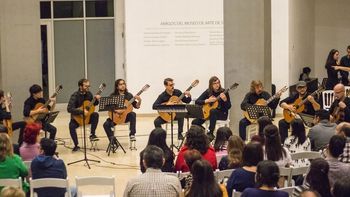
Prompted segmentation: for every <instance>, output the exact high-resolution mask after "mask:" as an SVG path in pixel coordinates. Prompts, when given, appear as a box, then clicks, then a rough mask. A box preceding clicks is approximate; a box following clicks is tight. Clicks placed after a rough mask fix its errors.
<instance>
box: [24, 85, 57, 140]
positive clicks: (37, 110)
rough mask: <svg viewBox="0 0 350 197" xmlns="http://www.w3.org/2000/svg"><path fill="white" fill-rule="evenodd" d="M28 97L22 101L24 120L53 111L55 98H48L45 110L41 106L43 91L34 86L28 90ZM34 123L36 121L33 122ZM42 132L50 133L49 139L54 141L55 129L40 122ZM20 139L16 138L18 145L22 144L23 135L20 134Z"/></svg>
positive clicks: (43, 101) (48, 124) (43, 102)
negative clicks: (48, 101)
mask: <svg viewBox="0 0 350 197" xmlns="http://www.w3.org/2000/svg"><path fill="white" fill-rule="evenodd" d="M29 92H30V97H29V98H28V99H27V100H26V101H24V108H23V115H24V117H25V118H26V119H31V117H33V116H35V115H39V114H43V113H48V112H49V111H53V110H54V108H55V105H56V98H50V103H49V105H48V106H47V108H45V107H44V106H43V105H44V104H45V102H46V100H45V99H44V98H43V89H42V88H41V87H40V86H39V85H37V84H34V85H32V86H31V87H30V88H29ZM35 121H36V120H35ZM41 124H42V130H44V131H45V132H49V133H50V139H52V140H54V139H55V136H56V132H57V129H56V127H55V126H53V125H51V124H50V123H46V122H44V121H41ZM21 131H22V130H21ZM19 136H20V137H19V138H18V144H22V141H23V133H21V132H20V135H19Z"/></svg>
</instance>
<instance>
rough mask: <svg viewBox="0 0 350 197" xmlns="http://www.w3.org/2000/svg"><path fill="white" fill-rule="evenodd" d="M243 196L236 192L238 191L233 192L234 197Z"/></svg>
mask: <svg viewBox="0 0 350 197" xmlns="http://www.w3.org/2000/svg"><path fill="white" fill-rule="evenodd" d="M241 195H242V193H241V192H236V190H233V192H232V197H240V196H241Z"/></svg>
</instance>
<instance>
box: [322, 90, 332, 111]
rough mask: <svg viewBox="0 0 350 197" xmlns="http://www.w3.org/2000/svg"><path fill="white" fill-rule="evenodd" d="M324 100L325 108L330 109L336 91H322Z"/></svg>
mask: <svg viewBox="0 0 350 197" xmlns="http://www.w3.org/2000/svg"><path fill="white" fill-rule="evenodd" d="M322 101H323V109H325V110H327V111H328V110H329V108H331V105H332V103H333V101H334V92H333V90H325V91H323V92H322Z"/></svg>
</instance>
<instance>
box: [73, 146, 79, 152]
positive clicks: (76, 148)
mask: <svg viewBox="0 0 350 197" xmlns="http://www.w3.org/2000/svg"><path fill="white" fill-rule="evenodd" d="M78 150H80V147H79V146H74V148H73V150H72V151H73V152H77V151H78Z"/></svg>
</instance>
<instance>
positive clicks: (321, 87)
mask: <svg viewBox="0 0 350 197" xmlns="http://www.w3.org/2000/svg"><path fill="white" fill-rule="evenodd" d="M324 90H325V87H324V86H320V87H318V88H317V90H316V91H315V92H316V93H317V94H318V93H320V92H322V91H324Z"/></svg>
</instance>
